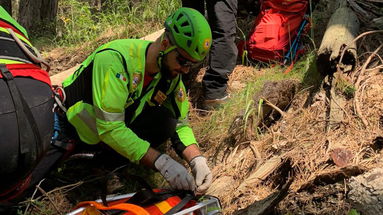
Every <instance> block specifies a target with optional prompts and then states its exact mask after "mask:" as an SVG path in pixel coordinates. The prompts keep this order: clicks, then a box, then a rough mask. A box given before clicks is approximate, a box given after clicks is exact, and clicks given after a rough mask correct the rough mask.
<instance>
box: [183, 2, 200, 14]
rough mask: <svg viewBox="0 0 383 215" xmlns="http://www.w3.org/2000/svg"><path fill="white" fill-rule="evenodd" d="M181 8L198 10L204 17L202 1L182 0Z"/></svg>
mask: <svg viewBox="0 0 383 215" xmlns="http://www.w3.org/2000/svg"><path fill="white" fill-rule="evenodd" d="M182 7H190V8H193V9H196V10H198V11H199V12H200V13H202V15H205V1H204V0H182Z"/></svg>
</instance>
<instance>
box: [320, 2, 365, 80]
mask: <svg viewBox="0 0 383 215" xmlns="http://www.w3.org/2000/svg"><path fill="white" fill-rule="evenodd" d="M358 31H359V20H358V18H357V16H356V15H355V13H354V12H353V11H352V10H351V9H350V8H348V7H347V6H345V1H340V3H339V8H338V9H337V10H336V11H335V12H334V14H333V15H332V16H331V18H330V21H329V23H328V25H327V30H326V32H325V34H324V36H323V39H322V43H321V45H320V48H319V50H318V60H317V65H318V69H319V71H320V72H321V73H322V74H333V73H334V72H336V71H337V65H338V63H339V59H340V57H341V56H340V55H341V53H342V50H343V48H344V47H345V46H346V45H347V46H348V49H347V51H346V52H345V55H344V56H343V60H342V68H341V69H342V70H343V71H344V72H345V71H351V70H352V69H354V68H355V63H356V44H355V42H353V40H354V38H355V37H356V35H357V34H358Z"/></svg>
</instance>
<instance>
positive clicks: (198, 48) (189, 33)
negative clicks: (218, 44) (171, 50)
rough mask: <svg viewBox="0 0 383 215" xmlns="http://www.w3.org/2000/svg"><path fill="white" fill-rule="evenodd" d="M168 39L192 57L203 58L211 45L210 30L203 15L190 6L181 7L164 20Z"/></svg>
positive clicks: (198, 59)
mask: <svg viewBox="0 0 383 215" xmlns="http://www.w3.org/2000/svg"><path fill="white" fill-rule="evenodd" d="M164 25H165V29H166V31H167V32H169V34H168V35H169V37H170V38H169V39H170V41H171V42H172V43H173V44H174V45H176V46H177V47H179V48H181V49H183V50H185V51H186V52H187V53H188V54H189V55H190V56H191V57H192V58H193V59H195V60H197V61H201V60H203V59H204V58H205V57H206V55H207V53H208V52H209V49H210V46H211V40H212V39H211V30H210V26H209V24H208V23H207V21H206V19H205V17H204V16H203V15H202V14H201V13H200V12H198V11H197V10H194V9H192V8H186V7H182V8H179V9H178V10H177V11H175V12H174V13H173V14H172V15H170V16H169V17H168V18H167V19H166V21H165V24H164Z"/></svg>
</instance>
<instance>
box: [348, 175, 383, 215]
mask: <svg viewBox="0 0 383 215" xmlns="http://www.w3.org/2000/svg"><path fill="white" fill-rule="evenodd" d="M348 188H349V190H350V191H349V193H348V196H347V197H348V201H349V202H350V203H351V205H352V207H353V208H355V209H356V210H357V211H358V212H361V213H362V214H363V215H377V214H381V213H382V211H383V168H377V169H373V170H372V171H370V172H367V173H365V174H363V175H359V176H357V177H353V178H351V180H350V183H349V185H348Z"/></svg>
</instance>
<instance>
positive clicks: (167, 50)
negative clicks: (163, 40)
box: [157, 46, 177, 70]
mask: <svg viewBox="0 0 383 215" xmlns="http://www.w3.org/2000/svg"><path fill="white" fill-rule="evenodd" d="M176 48H177V46H171V47H169V48H168V49H166V50H165V51H160V52H159V53H158V57H157V65H158V67H159V68H160V70H161V68H162V62H163V58H164V56H165V55H167V54H168V53H169V52H171V51H173V50H174V49H176Z"/></svg>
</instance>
